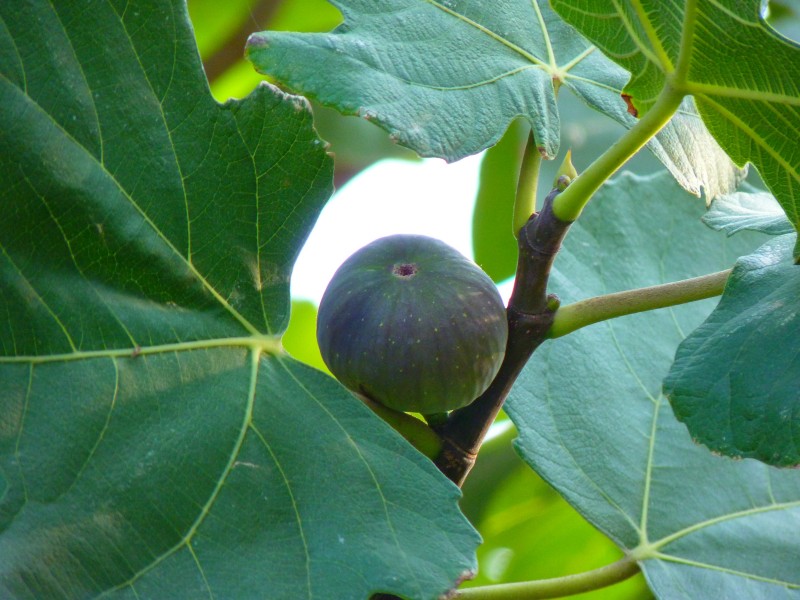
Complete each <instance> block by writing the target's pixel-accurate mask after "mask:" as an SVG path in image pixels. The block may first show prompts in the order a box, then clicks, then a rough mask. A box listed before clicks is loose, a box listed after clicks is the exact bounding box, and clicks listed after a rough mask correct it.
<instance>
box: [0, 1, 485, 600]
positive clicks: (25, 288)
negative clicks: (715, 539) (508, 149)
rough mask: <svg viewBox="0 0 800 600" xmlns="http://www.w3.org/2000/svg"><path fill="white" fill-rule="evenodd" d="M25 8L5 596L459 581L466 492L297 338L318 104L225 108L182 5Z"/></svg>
mask: <svg viewBox="0 0 800 600" xmlns="http://www.w3.org/2000/svg"><path fill="white" fill-rule="evenodd" d="M0 19H1V21H0V23H2V29H0V32H1V33H0V73H2V75H0V102H2V104H3V110H2V111H1V112H0V205H2V207H3V218H2V219H0V315H2V316H0V382H2V388H3V394H2V395H0V474H1V475H2V476H1V477H0V597H3V598H76V597H82V598H83V597H93V596H97V595H101V594H104V595H114V596H118V597H137V598H179V597H190V598H196V597H204V596H219V597H235V598H250V597H265V596H266V597H270V598H290V599H292V600H294V599H296V598H310V597H312V596H317V597H319V596H322V595H325V596H330V597H336V598H366V597H367V596H369V594H370V593H372V592H374V591H378V590H385V591H390V592H393V593H396V594H402V595H405V596H409V597H414V598H434V597H436V596H438V595H439V594H440V593H443V592H444V591H446V590H447V589H448V588H450V587H452V586H453V585H454V582H455V581H456V580H457V579H458V578H459V577H460V576H461V574H462V573H463V571H465V570H468V569H472V568H473V567H474V550H475V547H476V545H477V543H478V537H477V535H476V533H475V532H474V530H473V529H472V528H471V526H470V525H469V524H468V523H467V522H466V520H465V519H464V517H463V516H462V515H461V514H460V512H459V511H458V508H457V498H458V495H459V492H458V490H457V489H456V488H455V486H453V485H452V484H451V483H450V482H448V481H447V480H445V478H444V477H443V476H442V475H441V474H440V473H439V472H438V471H437V470H436V469H435V467H434V466H433V465H432V464H431V463H430V461H428V460H427V459H425V458H424V457H422V456H421V455H420V454H419V453H417V452H416V451H415V450H413V449H412V448H411V447H410V446H409V445H408V444H407V443H406V442H405V441H403V440H402V438H400V437H399V436H398V435H397V434H396V433H395V432H394V431H393V430H392V429H391V428H389V427H388V426H387V425H386V424H384V423H383V422H382V421H380V420H379V419H378V418H377V417H375V416H374V415H373V414H372V412H371V411H369V410H368V409H367V408H366V407H364V406H363V405H362V404H361V403H360V402H359V401H358V400H356V399H355V398H353V396H352V395H350V394H349V393H348V392H346V391H345V390H344V389H343V388H342V387H341V386H340V385H339V384H338V383H336V382H335V381H333V380H332V379H330V378H329V377H327V376H325V375H323V374H322V373H320V372H319V371H316V370H313V369H310V368H308V367H304V366H302V365H299V364H298V363H296V362H295V361H293V360H292V359H290V358H288V357H287V356H286V355H285V354H284V353H283V352H282V350H281V347H280V340H279V338H278V334H279V333H280V332H281V331H282V330H283V328H284V327H285V325H286V322H287V319H288V310H289V297H288V291H289V285H288V284H289V273H290V269H291V267H292V263H293V261H294V257H295V256H296V255H297V253H298V252H299V249H300V246H301V245H302V243H303V240H304V238H305V236H306V235H307V233H308V231H309V229H310V228H311V226H312V224H313V222H314V220H315V219H316V216H317V214H318V211H319V210H320V208H321V206H322V204H323V203H324V202H325V200H326V199H327V198H328V196H329V195H330V192H331V187H332V186H331V178H332V161H331V158H330V157H329V156H328V155H327V154H326V152H325V150H324V144H323V143H322V142H321V141H320V140H319V139H318V138H317V136H316V135H315V133H314V130H313V128H312V123H311V120H312V119H311V114H310V111H309V110H308V105H307V103H306V102H305V101H303V100H302V99H301V98H297V97H293V96H288V95H286V94H284V93H282V92H280V91H278V90H276V89H275V88H273V87H271V86H262V87H260V88H259V89H258V90H257V91H256V92H255V93H254V94H253V95H252V96H250V97H248V98H247V99H245V100H243V101H242V102H230V103H226V104H225V105H220V104H217V103H216V102H214V100H213V99H212V98H211V96H210V94H209V90H208V86H207V83H206V81H205V78H204V75H203V72H202V68H201V66H200V61H199V58H198V55H197V49H196V47H195V43H194V40H193V38H192V33H191V28H190V26H189V22H188V18H187V15H186V12H185V6H184V5H183V4H182V2H179V1H178V0H150V1H142V2H137V3H135V5H128V4H126V3H124V2H122V3H114V2H108V1H98V2H95V3H93V4H92V5H91V7H89V6H88V5H86V4H85V3H78V2H72V3H70V2H67V3H53V4H51V3H48V2H45V1H40V2H26V3H21V2H6V3H3V4H0Z"/></svg>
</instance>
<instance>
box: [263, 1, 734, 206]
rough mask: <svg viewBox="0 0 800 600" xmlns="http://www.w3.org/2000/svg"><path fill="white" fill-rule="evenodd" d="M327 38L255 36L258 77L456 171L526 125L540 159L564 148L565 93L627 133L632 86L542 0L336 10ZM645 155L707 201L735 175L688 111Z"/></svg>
mask: <svg viewBox="0 0 800 600" xmlns="http://www.w3.org/2000/svg"><path fill="white" fill-rule="evenodd" d="M334 4H335V5H336V6H337V7H339V8H340V10H341V11H342V14H343V15H344V19H345V22H344V24H342V25H341V26H339V27H338V28H337V29H335V30H334V31H333V32H332V33H330V34H298V33H284V32H261V33H256V34H253V35H252V36H251V37H250V40H249V41H248V45H247V56H248V58H249V59H250V60H251V61H252V62H253V64H254V65H255V66H256V68H257V69H258V70H260V71H262V72H264V73H268V74H269V75H271V76H273V77H275V78H277V79H278V80H279V81H281V82H283V83H285V84H287V85H288V86H290V87H291V88H293V89H295V90H298V91H300V92H301V93H303V94H306V95H308V96H309V97H312V98H315V99H317V100H319V101H320V102H322V103H323V104H326V105H330V106H333V107H335V108H336V109H338V110H339V111H341V112H343V113H345V114H358V115H360V116H362V117H364V118H365V119H368V120H370V121H374V122H376V123H377V124H379V125H380V126H381V127H383V128H384V129H386V130H387V131H389V132H390V134H391V136H392V138H393V139H395V140H396V141H397V142H399V143H400V144H402V145H404V146H408V147H409V148H411V149H413V150H415V151H416V152H417V153H418V154H420V155H421V156H438V157H442V158H445V159H447V160H457V159H459V158H463V157H465V156H468V155H470V154H475V153H477V152H480V151H481V150H484V149H486V148H488V147H489V146H492V145H494V144H495V143H497V142H498V140H499V139H500V138H501V136H502V134H503V133H504V132H505V131H506V129H507V128H508V127H509V125H510V123H511V122H512V121H513V120H514V119H515V118H517V117H519V116H522V117H524V118H525V119H527V120H528V121H529V122H530V124H531V127H532V130H533V135H534V139H535V142H536V144H537V146H538V148H539V151H540V152H541V153H542V155H543V156H544V157H545V158H553V157H555V156H556V155H557V153H558V148H559V144H560V116H559V111H558V108H557V105H556V96H557V93H558V91H559V89H560V88H561V87H566V88H568V89H570V90H571V91H572V92H573V93H575V94H576V95H577V96H578V97H579V98H580V99H581V100H582V101H584V102H585V103H587V104H588V105H589V106H591V107H592V108H594V109H596V110H599V111H601V112H603V113H605V114H607V115H609V116H610V117H612V118H613V119H615V120H617V121H618V122H620V123H622V124H623V125H625V126H626V127H630V126H632V125H633V124H634V123H635V121H636V120H635V119H634V118H633V117H632V116H631V115H629V114H628V113H627V111H626V105H625V103H624V102H623V101H622V99H621V98H620V91H621V89H622V86H623V85H624V83H625V80H626V79H627V76H628V74H627V73H626V72H625V71H624V70H623V69H621V68H620V67H618V66H617V65H615V64H614V63H613V62H611V61H610V60H609V59H607V58H606V57H605V56H603V55H602V54H601V53H600V52H598V51H596V48H594V47H593V46H592V45H591V44H589V43H588V42H587V41H586V40H585V39H584V38H582V37H581V36H580V35H579V34H578V33H577V32H575V31H574V30H573V29H572V28H571V27H569V26H568V25H567V24H565V23H564V22H563V21H562V20H561V19H560V18H559V17H558V16H557V15H556V14H555V13H554V12H553V11H552V10H551V9H550V6H549V4H548V2H546V1H545V0H537V1H536V2H530V1H529V0H503V1H502V2H490V3H487V2H479V1H478V0H452V1H451V0H447V1H442V2H439V1H436V0H426V1H424V2H419V1H417V0H403V1H402V2H398V1H396V0H391V1H390V0H381V1H378V2H376V1H374V0H338V1H336V2H334ZM650 148H651V149H652V150H653V152H654V153H655V154H656V156H657V157H658V158H659V160H661V161H662V162H663V163H664V165H665V166H666V167H667V168H668V169H669V170H670V171H671V172H672V173H673V175H675V177H676V178H677V179H678V181H679V182H680V183H681V185H682V186H684V187H685V188H686V189H688V190H689V191H691V192H692V193H694V194H696V195H700V193H701V189H704V190H705V193H706V195H707V196H708V197H709V198H712V197H714V196H716V195H717V194H720V193H725V192H729V191H732V190H733V189H734V188H735V187H736V185H737V184H738V182H739V179H740V178H741V172H740V171H739V170H738V169H737V168H736V167H735V166H734V165H733V163H732V162H731V161H730V159H729V158H728V157H727V155H726V154H725V153H724V152H723V151H722V150H721V149H720V148H719V146H718V145H717V143H716V142H715V141H714V140H713V138H711V136H710V135H709V133H708V131H706V129H705V126H704V125H703V124H702V122H701V120H700V119H699V117H698V116H697V114H696V110H695V108H694V106H693V105H692V104H691V102H687V103H686V105H685V107H684V110H683V111H682V114H681V116H680V117H678V118H677V119H676V120H675V122H674V123H672V124H671V125H670V126H669V127H668V128H667V129H666V130H665V131H663V132H662V133H661V134H659V136H658V137H657V139H655V140H653V141H652V142H651V143H650Z"/></svg>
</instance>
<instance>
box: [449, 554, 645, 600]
mask: <svg viewBox="0 0 800 600" xmlns="http://www.w3.org/2000/svg"><path fill="white" fill-rule="evenodd" d="M638 572H639V565H638V564H637V563H636V561H635V560H633V559H631V558H629V557H625V558H622V559H620V560H618V561H617V562H615V563H611V564H610V565H606V566H604V567H600V568H599V569H594V570H593V571H587V572H585V573H578V574H575V575H567V576H565V577H555V578H553V579H540V580H538V581H526V582H523V583H503V584H497V585H490V586H482V587H474V588H465V589H463V590H459V591H458V593H457V594H456V596H455V598H456V599H457V600H541V599H542V598H562V597H564V596H571V595H573V594H580V593H583V592H589V591H591V590H597V589H600V588H604V587H608V586H610V585H613V584H615V583H619V582H620V581H624V580H625V579H628V578H629V577H633V576H634V575H636V574H637V573H638Z"/></svg>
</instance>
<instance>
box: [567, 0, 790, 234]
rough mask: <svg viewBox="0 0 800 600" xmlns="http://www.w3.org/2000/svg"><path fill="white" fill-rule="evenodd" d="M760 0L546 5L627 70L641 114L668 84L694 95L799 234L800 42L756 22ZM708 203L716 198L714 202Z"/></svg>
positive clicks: (725, 144) (723, 141) (578, 0)
mask: <svg viewBox="0 0 800 600" xmlns="http://www.w3.org/2000/svg"><path fill="white" fill-rule="evenodd" d="M763 4H764V3H763V2H760V1H759V0H746V1H742V2H732V1H730V0H706V1H702V2H701V1H697V2H683V1H679V0H668V1H664V0H636V1H634V0H625V1H622V2H614V3H613V4H611V3H608V2H606V1H604V0H553V8H554V9H555V10H556V11H558V13H559V14H560V15H561V16H562V17H563V18H564V19H565V20H566V21H568V22H569V23H571V24H572V25H574V26H575V27H576V28H577V29H578V30H579V31H581V33H583V34H584V35H585V36H586V37H588V38H589V39H590V40H592V42H594V43H595V44H597V45H598V46H599V47H600V48H601V49H602V50H603V51H604V52H605V53H606V54H607V55H608V56H609V57H611V58H612V59H613V60H614V61H615V62H617V63H618V64H619V65H621V66H622V67H623V68H625V69H626V70H627V71H629V72H630V73H631V79H630V81H629V82H628V84H627V85H626V86H625V93H626V94H627V95H628V96H629V97H630V102H631V103H632V106H633V107H634V110H635V111H636V112H638V113H639V114H640V115H641V114H644V113H645V112H646V111H647V110H648V109H649V108H650V107H651V106H652V105H653V103H654V102H655V100H656V98H657V97H658V96H659V94H660V93H661V91H662V89H664V88H665V87H671V88H673V89H675V90H676V91H678V92H680V93H684V94H690V95H692V96H693V98H694V101H695V103H696V105H697V110H698V111H699V113H700V115H701V116H702V118H703V121H704V123H705V124H706V126H707V127H708V129H709V131H710V132H711V134H712V135H713V136H714V138H715V139H716V140H717V142H719V144H720V146H721V147H722V148H723V149H724V150H725V152H727V153H728V154H729V155H730V157H731V158H732V159H733V161H734V162H735V163H736V164H738V165H745V164H746V163H748V162H751V163H753V164H754V165H755V166H756V168H757V169H758V172H759V173H760V174H761V177H762V178H763V180H764V181H765V183H766V184H767V186H768V187H769V189H770V190H771V191H772V192H773V194H775V197H776V198H777V199H778V202H779V203H780V204H781V206H782V207H783V210H784V211H785V212H786V214H787V216H788V218H789V220H790V221H791V223H792V224H793V226H794V227H795V229H797V228H799V227H800V144H798V143H797V139H798V137H800V45H798V44H797V42H794V41H792V40H789V39H788V38H785V37H783V36H781V35H780V34H779V33H777V32H776V31H775V30H774V29H772V28H771V27H770V26H769V25H768V24H767V23H766V22H765V21H764V19H763V17H762V15H761V10H762V5H763ZM712 197H713V196H712Z"/></svg>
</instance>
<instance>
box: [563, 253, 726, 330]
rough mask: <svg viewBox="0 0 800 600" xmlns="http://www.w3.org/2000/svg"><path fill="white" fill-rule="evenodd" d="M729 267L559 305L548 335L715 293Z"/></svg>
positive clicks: (721, 285) (720, 286) (714, 294)
mask: <svg viewBox="0 0 800 600" xmlns="http://www.w3.org/2000/svg"><path fill="white" fill-rule="evenodd" d="M730 274H731V270H730V269H728V270H726V271H719V272H718V273H711V274H710V275H703V276H701V277H694V278H693V279H684V280H682V281H674V282H672V283H665V284H663V285H654V286H652V287H646V288H639V289H635V290H627V291H625V292H617V293H615V294H608V295H606V296H597V297H595V298H589V299H587V300H581V301H580V302H575V303H574V304H568V305H566V306H562V307H561V308H559V309H558V312H556V315H555V318H554V320H553V325H552V327H551V328H550V331H549V333H548V336H549V337H551V338H557V337H561V336H562V335H566V334H568V333H572V332H573V331H575V330H576V329H580V328H581V327H586V326H587V325H591V324H592V323H597V322H599V321H605V320H607V319H613V318H615V317H621V316H624V315H631V314H634V313H637V312H642V311H646V310H655V309H657V308H665V307H667V306H675V305H677V304H685V303H687V302H694V301H696V300H704V299H705V298H711V297H713V296H719V295H720V294H721V293H722V291H723V290H724V289H725V282H726V281H727V280H728V276H729V275H730Z"/></svg>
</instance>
